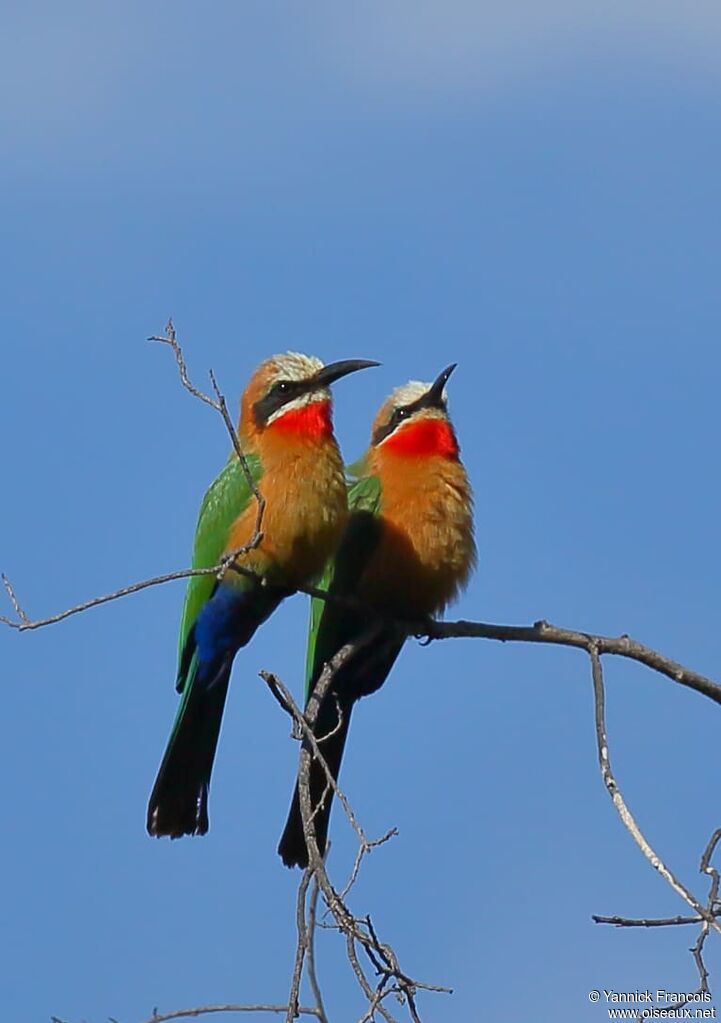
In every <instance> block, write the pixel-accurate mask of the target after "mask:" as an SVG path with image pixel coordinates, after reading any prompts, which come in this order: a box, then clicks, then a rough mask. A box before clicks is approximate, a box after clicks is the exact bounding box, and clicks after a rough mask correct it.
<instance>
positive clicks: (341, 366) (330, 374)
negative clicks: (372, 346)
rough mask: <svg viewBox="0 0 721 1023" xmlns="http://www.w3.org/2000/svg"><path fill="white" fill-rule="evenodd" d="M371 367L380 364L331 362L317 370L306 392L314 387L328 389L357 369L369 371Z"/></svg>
mask: <svg viewBox="0 0 721 1023" xmlns="http://www.w3.org/2000/svg"><path fill="white" fill-rule="evenodd" d="M371 366H380V362H373V361H371V360H370V359H344V360H343V361H342V362H331V363H329V364H328V365H327V366H323V368H322V369H319V370H318V372H317V373H316V374H315V376H312V377H311V378H310V380H308V390H311V388H312V389H315V388H316V387H330V385H331V384H334V383H335V382H336V380H340V378H341V377H344V376H347V375H348V374H349V373H355V372H356V370H359V369H369V368H370V367H371Z"/></svg>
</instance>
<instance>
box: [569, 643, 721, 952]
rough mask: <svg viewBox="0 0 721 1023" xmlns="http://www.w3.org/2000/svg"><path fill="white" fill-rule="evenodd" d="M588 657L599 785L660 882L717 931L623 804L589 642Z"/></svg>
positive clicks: (596, 659)
mask: <svg viewBox="0 0 721 1023" xmlns="http://www.w3.org/2000/svg"><path fill="white" fill-rule="evenodd" d="M589 656H590V658H591V674H592V678H593V692H594V708H595V721H596V750H597V753H598V763H599V767H600V768H601V777H602V779H603V784H604V785H605V786H606V790H607V792H608V794H609V796H610V797H611V800H612V802H613V805H614V806H615V808H616V811H617V813H618V815H619V817H620V818H621V822H622V823H623V825H624V827H625V828H626V830H627V831H628V832H629V834H630V835H631V837H632V838H633V840H634V842H635V843H636V845H637V846H638V847H639V849H640V850H641V852H642V853H643V855H644V856H645V857H646V859H647V860H648V862H649V863H650V864H651V866H652V867H653V868H654V870H656V871H658V873H659V874H660V875H661V877H662V878H663V879H664V881H666V883H667V884H668V885H670V887H671V888H673V890H674V891H675V892H676V894H677V895H679V896H680V897H681V898H682V899H683V900H684V902H686V903H687V905H689V906H690V907H691V908H692V909H694V910H696V912H697V913H698V915H699V916H700V917H702V918H703V919H704V920H707V921H708V922H709V924H710V926H712V927H713V928H714V930H716V931H718V932H719V934H721V927H719V925H718V924H717V923H716V921H715V920H714V918H713V916H712V915H711V914H710V913H709V912H708V910H706V909H705V908H704V906H703V905H702V904H701V903H700V902H699V900H698V899H697V898H696V896H695V895H693V894H692V893H691V892H690V891H689V890H688V888H686V887H685V886H684V885H683V884H682V883H681V881H679V880H678V878H677V877H676V876H675V875H674V874H673V873H672V872H671V870H669V868H668V867H667V866H666V864H665V863H664V862H663V860H662V859H661V857H660V856H659V855H658V853H657V852H655V851H654V849H653V848H652V847H651V845H650V844H649V842H648V840H647V839H646V837H645V836H644V834H643V833H642V831H641V829H640V828H639V826H638V824H637V822H636V819H635V817H634V816H633V814H632V813H631V811H630V810H629V808H628V806H627V805H626V801H625V800H624V798H623V794H622V793H621V790H620V789H619V787H618V782H617V781H616V778H615V776H614V774H613V770H612V768H611V759H610V755H609V750H608V739H607V736H606V706H605V705H606V696H605V687H604V682H603V668H602V667H601V657H600V651H599V649H598V648H597V647H596V646H594V645H593V644H591V647H590V649H589Z"/></svg>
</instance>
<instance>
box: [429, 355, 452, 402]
mask: <svg viewBox="0 0 721 1023" xmlns="http://www.w3.org/2000/svg"><path fill="white" fill-rule="evenodd" d="M457 365H458V363H457V362H452V363H451V364H450V366H446V368H445V369H444V370H443V372H442V373H439V374H438V376H437V377H436V379H435V380H434V381H433V383H432V384H431V387H430V390H429V391H428V392H427V393H426V395H425V397H424V398H423V404H424V405H425V406H434V405H435V406H440V407H441V408H442V407H443V388H444V387H445V386H446V384H447V383H448V377H449V376H450V375H451V373H452V372H453V370H454V369H455V368H456V366H457Z"/></svg>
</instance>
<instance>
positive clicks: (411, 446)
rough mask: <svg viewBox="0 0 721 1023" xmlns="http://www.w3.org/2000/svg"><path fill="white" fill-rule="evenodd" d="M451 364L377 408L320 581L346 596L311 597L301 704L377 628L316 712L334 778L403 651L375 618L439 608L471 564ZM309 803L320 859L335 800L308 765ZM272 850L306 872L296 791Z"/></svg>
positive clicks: (418, 615) (319, 771)
mask: <svg viewBox="0 0 721 1023" xmlns="http://www.w3.org/2000/svg"><path fill="white" fill-rule="evenodd" d="M454 369H455V365H453V366H449V367H448V368H447V369H444V370H443V372H442V373H441V374H440V375H439V376H438V378H437V379H436V381H435V382H434V383H433V384H422V383H418V382H411V383H408V384H406V385H405V386H404V387H399V388H398V389H397V390H395V391H394V392H393V394H392V395H391V396H390V398H388V400H387V401H386V402H385V403H384V404H383V405H382V407H381V409H380V411H379V412H378V415H377V416H376V418H375V421H374V423H373V431H372V436H371V446H370V449H369V450H368V452H367V453H366V455H365V456H364V458H363V459H362V460H361V462H360V463H358V466H357V467H354V470H355V469H356V468H357V469H358V472H357V475H358V479H357V480H356V482H354V483H352V484H351V485H350V492H349V501H348V503H349V509H350V515H349V518H348V525H347V526H346V530H345V533H344V536H343V539H342V541H341V543H340V546H339V548H338V552H337V554H336V556H335V558H334V559H333V560H332V562H331V564H330V565H329V566H328V567H327V569H326V572H325V574H324V577H323V581H322V584H321V585H322V588H325V589H326V590H328V591H329V595H330V596H331V597H333V596H335V597H336V598H342V599H337V600H336V601H333V600H332V599H331V600H322V599H320V598H314V600H313V602H312V605H311V626H310V637H309V649H308V661H307V672H306V702H307V701H308V699H309V698H310V695H311V694H312V692H313V688H314V686H315V685H316V682H317V681H318V678H319V677H320V674H321V672H322V670H323V667H324V665H325V664H326V662H328V661H329V660H330V659H331V658H332V657H333V656H334V655H335V654H336V653H337V652H338V651H340V650H341V649H342V647H344V646H345V645H346V644H348V643H350V642H352V641H354V640H358V639H359V638H360V637H361V636H363V634H364V633H365V634H366V635H367V634H368V629H369V628H370V626H371V625H372V624H373V623H376V625H377V626H378V627H379V631H378V632H377V633H376V634H375V638H374V640H373V643H372V644H371V645H366V646H363V647H361V648H360V649H359V650H358V651H357V652H356V653H355V654H354V656H353V657H351V658H350V659H349V660H348V661H346V662H345V663H344V664H343V665H342V666H341V667H340V668H339V669H338V670H337V672H336V674H335V677H334V679H333V682H332V684H331V687H330V689H329V690H328V692H327V694H326V696H325V698H324V700H323V701H322V703H321V705H320V707H319V709H318V716H317V718H316V722H315V726H314V729H313V731H314V735H315V737H316V739H317V741H318V743H319V748H320V752H321V753H322V755H323V757H324V759H325V761H326V763H327V765H328V767H329V769H330V771H331V772H332V774H333V777H334V778H336V779H337V777H338V772H339V770H340V764H341V759H342V756H343V748H344V746H345V742H346V738H347V735H348V726H349V724H350V718H351V712H352V710H353V707H354V705H355V703H356V701H357V700H359V699H360V697H362V696H367V695H368V694H370V693H373V692H375V691H376V690H377V689H378V688H379V687H380V686H382V685H383V683H384V682H385V680H386V677H387V675H388V672H389V671H390V669H391V668H392V666H393V663H394V661H395V659H396V657H397V656H398V654H399V653H400V650H401V647H402V646H403V642H404V640H403V638H399V636H398V632H397V629H394V628H393V627H392V625H386V626H383V625H382V623H383V621H385V622H392V621H394V620H395V621H397V620H399V619H400V620H406V621H408V620H412V621H420V620H422V619H423V618H425V617H427V616H428V615H431V614H437V613H439V612H440V611H442V610H443V609H444V608H445V606H446V605H447V604H448V603H449V602H450V601H451V600H453V598H454V597H455V596H456V594H457V593H458V592H459V590H460V589H461V588H462V587H463V586H464V585H465V583H466V581H467V580H468V577H469V575H470V573H471V570H472V568H473V565H474V563H475V557H476V550H475V544H474V540H473V508H472V503H473V498H472V493H471V488H470V485H469V482H468V477H467V475H466V471H465V469H464V467H463V464H462V463H461V461H460V457H459V447H458V441H457V439H456V434H455V430H454V429H453V425H452V423H451V421H450V419H449V417H448V411H447V408H446V393H445V385H446V382H447V380H448V378H449V376H450V375H451V373H452V372H453V370H454ZM310 797H311V807H312V809H313V811H314V818H313V823H314V826H315V833H316V838H317V842H318V848H319V850H320V853H321V855H322V854H323V853H324V851H325V846H326V839H327V834H328V821H329V818H330V809H331V802H332V797H333V793H332V789H330V787H329V785H328V783H327V777H326V774H325V771H324V770H323V768H322V767H321V766H320V765H319V763H318V762H317V761H315V760H314V761H313V762H312V763H311V768H310ZM278 852H279V854H280V856H281V858H282V860H283V862H284V863H285V864H286V866H289V867H292V866H295V865H298V866H301V867H306V866H307V865H308V851H307V849H306V843H305V838H304V835H303V822H302V819H301V814H300V802H299V794H298V786H297V784H296V790H295V794H294V796H293V801H292V804H291V808H290V813H289V816H288V821H287V823H286V826H285V831H284V832H283V835H282V837H281V840H280V844H279V846H278Z"/></svg>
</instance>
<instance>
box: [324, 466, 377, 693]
mask: <svg viewBox="0 0 721 1023" xmlns="http://www.w3.org/2000/svg"><path fill="white" fill-rule="evenodd" d="M356 464H357V463H356ZM350 468H351V471H352V470H353V469H354V468H355V466H351V467H350ZM380 506H381V481H380V480H379V479H378V477H377V476H361V477H359V478H358V479H357V480H354V481H352V482H349V484H348V510H349V511H350V516H349V519H348V525H347V526H346V530H345V533H344V534H343V539H342V540H341V542H340V546H339V548H338V551H337V554H336V556H335V558H334V559H331V560H330V561H328V562H327V564H326V566H325V569H324V570H323V575H322V576H321V578H320V580H319V581H318V583H317V586H318V588H319V589H321V590H326V591H328V590H335V591H336V592H338V593H347V594H351V595H352V594H353V591H354V589H355V586H356V584H357V581H358V579H359V578H360V575H361V573H362V571H363V568H364V566H365V565H366V563H367V560H368V557H369V556H370V553H371V551H372V550H373V547H374V546H375V544H376V543H377V542H378V534H379V529H378V523H377V520H378V514H379V512H380ZM355 617H356V616H354V615H353V613H352V612H348V610H347V609H344V608H342V607H340V606H338V605H335V606H334V605H333V604H332V603H330V602H329V601H327V600H321V599H320V598H318V597H313V598H312V600H311V602H310V622H309V627H308V650H307V657H306V665H305V698H306V701H307V700H308V697H309V696H310V694H311V691H312V688H313V686H314V684H315V681H316V679H317V676H318V673H319V672H320V670H321V669H322V666H323V665H324V664H325V662H326V661H328V660H329V659H330V658H331V657H332V656H333V655H334V654H335V653H336V652H337V651H338V650H339V649H340V647H341V646H343V645H344V644H345V643H346V642H348V639H347V638H345V636H346V633H351V632H352V631H353V625H352V619H355ZM348 638H350V636H349V637H348Z"/></svg>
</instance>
